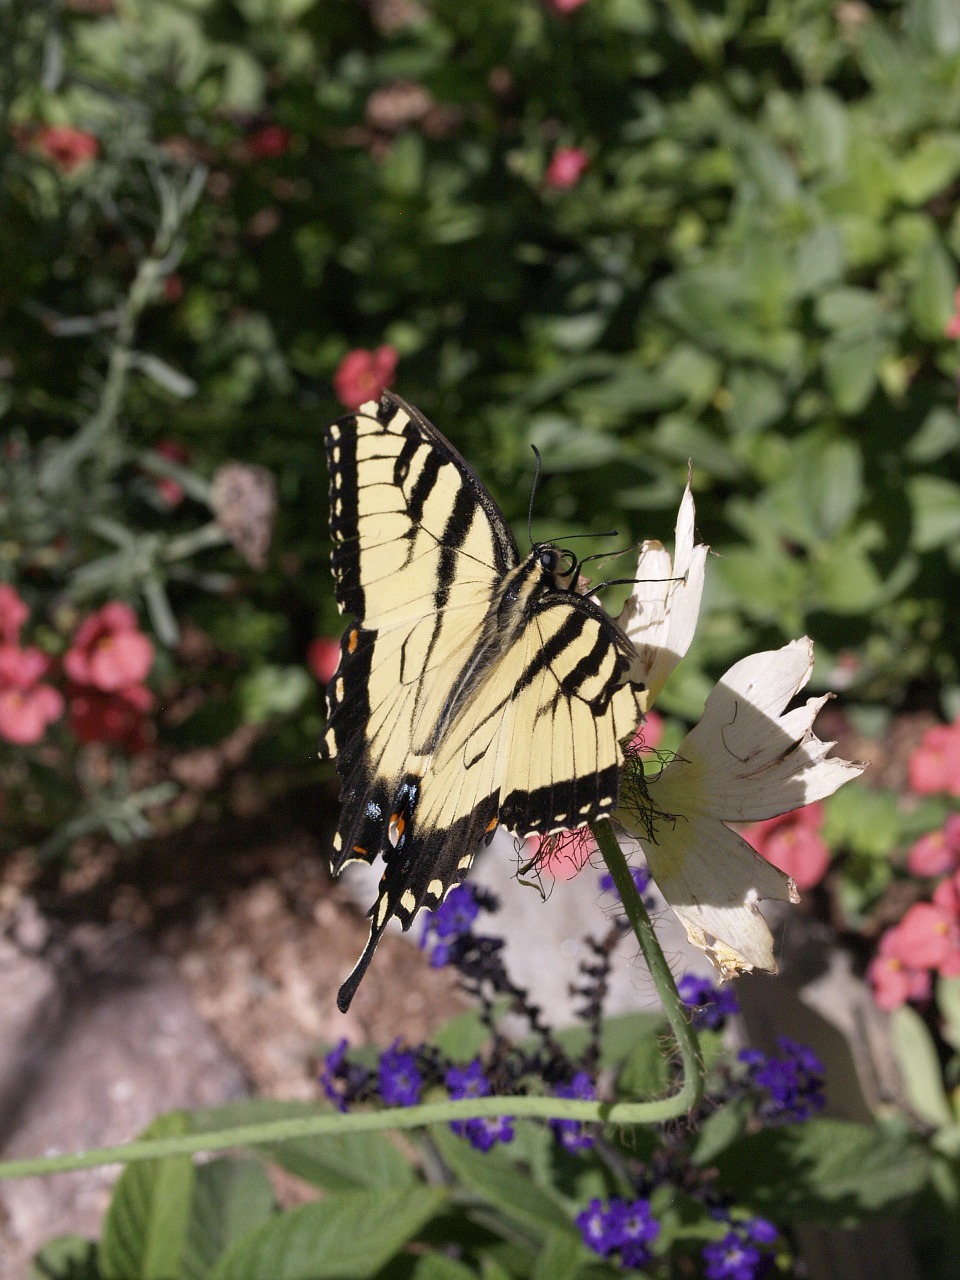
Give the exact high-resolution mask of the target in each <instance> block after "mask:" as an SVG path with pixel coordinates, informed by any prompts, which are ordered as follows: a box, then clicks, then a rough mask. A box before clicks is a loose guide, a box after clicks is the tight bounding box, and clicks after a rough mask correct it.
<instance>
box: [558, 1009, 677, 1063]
mask: <svg viewBox="0 0 960 1280" xmlns="http://www.w3.org/2000/svg"><path fill="white" fill-rule="evenodd" d="M665 1033H666V1034H669V1031H668V1029H667V1022H666V1019H665V1018H664V1017H663V1015H662V1014H660V1013H618V1014H614V1016H613V1017H610V1018H604V1020H603V1024H602V1026H601V1028H600V1065H601V1066H602V1067H619V1066H620V1065H621V1064H622V1063H623V1062H625V1061H626V1059H627V1058H628V1057H629V1056H630V1054H631V1053H633V1051H634V1049H635V1048H636V1046H637V1045H638V1044H639V1043H640V1042H641V1041H642V1040H647V1039H654V1040H658V1041H659V1040H660V1039H662V1037H663V1035H664V1034H665ZM556 1038H557V1040H558V1041H559V1043H560V1044H561V1045H562V1046H563V1048H564V1049H565V1050H566V1051H567V1053H568V1054H569V1055H570V1056H571V1057H572V1058H574V1059H576V1058H579V1057H580V1055H581V1054H582V1053H583V1052H584V1050H585V1049H586V1047H587V1044H588V1043H589V1040H590V1032H589V1031H588V1030H587V1028H586V1027H583V1026H572V1027H562V1028H561V1029H560V1030H559V1031H558V1032H557V1033H556Z"/></svg>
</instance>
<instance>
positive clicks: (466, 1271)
mask: <svg viewBox="0 0 960 1280" xmlns="http://www.w3.org/2000/svg"><path fill="white" fill-rule="evenodd" d="M411 1280H477V1273H476V1271H471V1270H470V1268H469V1267H465V1266H464V1265H463V1263H462V1262H454V1260H453V1258H445V1257H444V1256H443V1254H441V1253H428V1254H427V1255H426V1257H425V1258H420V1259H419V1260H418V1262H417V1265H416V1266H415V1267H414V1268H413V1275H412V1276H411Z"/></svg>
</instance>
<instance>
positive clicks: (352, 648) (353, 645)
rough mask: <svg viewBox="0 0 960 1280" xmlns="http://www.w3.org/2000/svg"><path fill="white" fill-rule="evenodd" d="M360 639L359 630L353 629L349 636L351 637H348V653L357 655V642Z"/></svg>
mask: <svg viewBox="0 0 960 1280" xmlns="http://www.w3.org/2000/svg"><path fill="white" fill-rule="evenodd" d="M359 639H360V632H359V631H358V630H357V628H356V627H354V628H353V630H352V631H351V632H350V635H349V637H348V639H347V652H348V653H356V650H357V641H358V640H359Z"/></svg>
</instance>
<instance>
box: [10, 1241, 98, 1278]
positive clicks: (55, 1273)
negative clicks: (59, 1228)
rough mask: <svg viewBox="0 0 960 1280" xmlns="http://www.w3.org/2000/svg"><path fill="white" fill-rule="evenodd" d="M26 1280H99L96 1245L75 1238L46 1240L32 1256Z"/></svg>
mask: <svg viewBox="0 0 960 1280" xmlns="http://www.w3.org/2000/svg"><path fill="white" fill-rule="evenodd" d="M27 1280H101V1273H100V1271H99V1269H98V1268H97V1245H96V1241H94V1240H87V1239H85V1238H84V1237H83V1236H74V1235H68V1236H56V1237H54V1239H53V1240H48V1241H47V1243H46V1244H45V1245H44V1246H43V1248H42V1249H41V1250H40V1252H39V1253H38V1254H36V1255H35V1257H34V1259H33V1262H32V1263H31V1265H30V1271H29V1274H28V1276H27Z"/></svg>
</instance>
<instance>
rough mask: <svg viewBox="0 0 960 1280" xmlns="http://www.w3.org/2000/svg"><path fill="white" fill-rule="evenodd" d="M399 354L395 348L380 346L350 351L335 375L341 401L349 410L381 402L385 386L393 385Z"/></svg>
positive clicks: (337, 391)
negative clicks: (368, 349)
mask: <svg viewBox="0 0 960 1280" xmlns="http://www.w3.org/2000/svg"><path fill="white" fill-rule="evenodd" d="M399 358H400V357H399V354H398V352H397V350H396V348H395V347H390V346H382V347H377V349H376V350H375V351H363V350H362V349H359V348H358V349H357V350H355V351H348V352H347V354H346V355H345V356H344V357H343V359H342V360H341V361H340V363H339V365H337V371H336V373H335V374H334V375H333V389H334V391H336V393H337V399H338V400H339V401H340V403H341V404H343V405H346V407H347V408H348V409H359V408H360V406H361V405H362V404H366V402H367V401H368V400H377V399H379V397H380V393H381V392H382V391H383V390H384V388H385V387H389V386H390V385H391V384H392V383H393V375H394V373H395V372H396V368H397V360H398V359H399Z"/></svg>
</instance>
